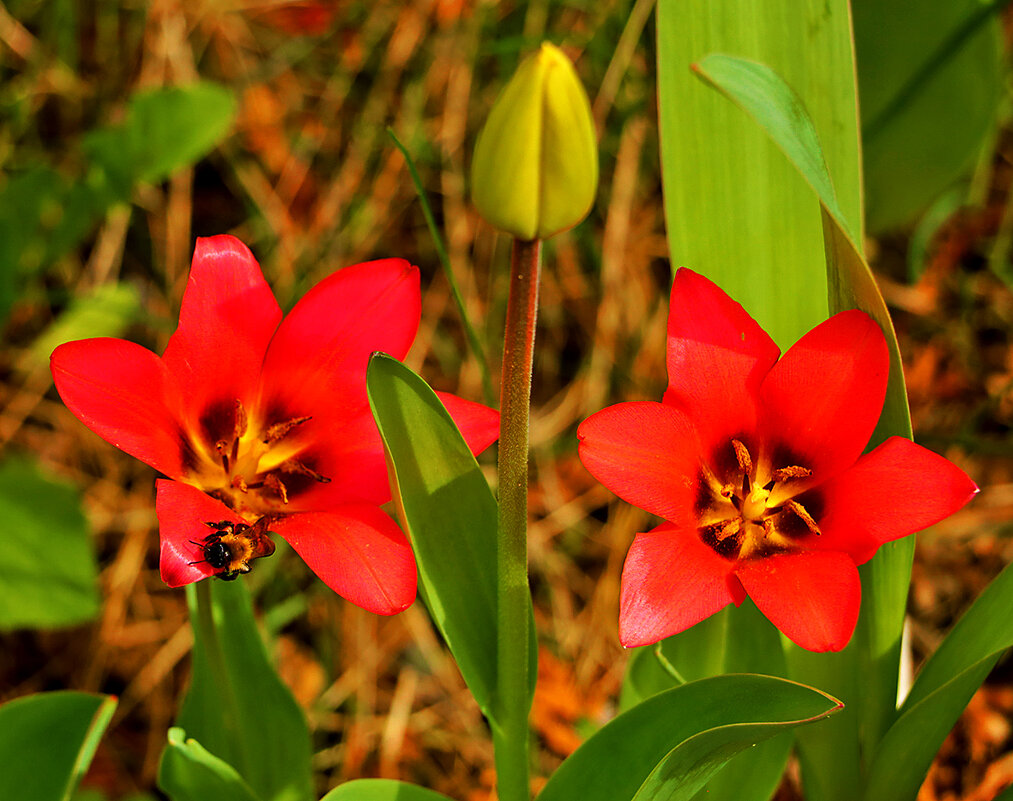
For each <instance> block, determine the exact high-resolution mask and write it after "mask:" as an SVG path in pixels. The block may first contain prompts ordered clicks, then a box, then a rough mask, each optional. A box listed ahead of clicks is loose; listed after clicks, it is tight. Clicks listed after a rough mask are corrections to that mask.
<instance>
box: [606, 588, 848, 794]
mask: <svg viewBox="0 0 1013 801" xmlns="http://www.w3.org/2000/svg"><path fill="white" fill-rule="evenodd" d="M659 648H660V651H661V653H660V654H658V653H657V652H656V650H655V649H659ZM672 671H674V672H675V673H676V674H677V676H675V675H673V674H672ZM746 671H758V672H763V673H766V674H770V675H784V674H785V673H786V672H787V668H786V666H785V662H784V653H783V651H782V650H781V647H780V637H779V635H778V633H777V630H776V629H774V627H773V626H771V625H770V623H769V622H768V621H767V619H766V618H764V617H763V615H761V614H760V612H759V611H758V610H757V609H756V607H755V606H754V605H753V603H752V601H750V600H749V599H746V601H745V602H744V604H743V606H742V607H740V608H739V609H738V610H734V609H732V608H731V607H727V608H725V609H723V610H721V611H720V612H718V613H717V614H716V615H712V616H711V617H710V618H708V619H707V620H704V621H702V622H701V623H698V624H697V625H695V626H693V627H692V628H690V629H688V630H687V631H684V632H682V633H681V634H678V635H676V636H674V637H669V638H668V639H666V640H662V641H661V643H659V644H658V645H656V646H646V647H643V648H636V649H634V652H633V655H632V658H631V659H630V663H629V667H627V670H626V677H625V681H624V684H623V693H622V709H624V710H625V709H628V708H629V707H630V706H632V705H633V704H635V703H639V702H640V701H641V700H643V699H644V698H647V697H649V696H651V695H654V694H656V693H659V692H662V691H663V690H667V689H669V688H671V687H675V686H678V684H680V683H682V682H686V681H695V680H697V679H702V678H705V677H707V676H714V675H719V674H721V673H744V672H746ZM680 679H681V681H680ZM835 717H836V716H835ZM821 725H822V724H821ZM791 745H792V736H791V734H790V733H786V734H783V735H779V736H777V737H774V738H771V739H770V740H768V741H766V742H763V743H760V744H759V745H757V746H756V747H755V748H750V749H747V750H745V751H743V752H742V753H740V754H736V755H735V756H734V757H732V758H731V759H730V760H729V761H728V763H727V764H726V765H725V766H724V767H723V768H721V770H720V771H719V772H718V773H717V775H716V776H714V777H713V778H712V779H711V780H710V781H709V782H708V783H707V786H706V787H704V788H703V789H702V790H700V792H699V794H698V797H699V798H700V799H701V801H702V800H703V799H711V800H713V799H734V801H752V800H754V799H755V801H765V800H766V799H768V798H770V797H771V796H772V795H773V793H774V791H775V790H776V789H777V786H778V784H780V781H781V776H782V774H783V773H784V768H785V765H786V764H787V762H788V756H789V754H790V752H791Z"/></svg>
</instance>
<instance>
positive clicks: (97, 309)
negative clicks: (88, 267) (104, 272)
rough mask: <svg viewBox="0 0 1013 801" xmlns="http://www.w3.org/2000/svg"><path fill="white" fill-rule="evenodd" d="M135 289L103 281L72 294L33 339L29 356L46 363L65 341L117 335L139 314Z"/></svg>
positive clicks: (37, 361) (138, 302) (38, 361)
mask: <svg viewBox="0 0 1013 801" xmlns="http://www.w3.org/2000/svg"><path fill="white" fill-rule="evenodd" d="M140 311H141V308H140V301H139V299H138V297H137V291H136V290H135V289H134V288H133V287H132V286H130V285H129V284H104V285H103V286H99V287H96V288H95V289H93V290H92V291H91V292H89V293H88V294H87V295H81V296H79V297H75V298H74V299H73V300H72V301H71V304H70V306H69V307H68V308H67V309H66V311H64V312H63V313H62V314H61V315H60V316H59V317H58V318H57V319H56V320H55V321H54V322H53V323H52V324H51V325H50V326H49V327H48V328H47V329H46V330H45V331H43V332H42V334H41V335H40V336H39V338H38V339H36V340H35V342H34V343H32V350H31V353H32V358H33V359H34V360H35V361H36V363H38V364H48V362H49V355H50V354H51V353H52V352H53V350H54V349H55V348H56V347H57V346H58V345H62V344H63V343H64V342H70V341H71V340H74V339H83V338H84V337H118V336H120V335H121V334H122V333H123V331H124V330H125V329H126V327H127V326H128V325H129V324H130V323H131V322H132V321H133V320H134V319H135V318H136V317H137V316H138V315H139V314H140Z"/></svg>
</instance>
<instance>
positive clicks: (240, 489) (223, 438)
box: [191, 399, 330, 516]
mask: <svg viewBox="0 0 1013 801" xmlns="http://www.w3.org/2000/svg"><path fill="white" fill-rule="evenodd" d="M309 420H310V417H308V416H296V417H288V416H281V419H275V420H267V421H263V422H259V423H258V422H254V421H251V418H250V416H249V415H248V414H247V411H246V409H245V407H244V406H243V403H242V401H240V400H238V399H237V400H235V401H233V402H232V403H230V404H228V406H225V404H216V405H213V406H212V407H210V408H209V409H208V410H207V412H206V413H205V414H204V415H203V416H202V418H201V421H200V427H201V431H200V434H201V436H200V439H201V440H202V442H201V443H200V446H201V447H199V448H198V450H200V451H201V452H203V454H204V455H205V458H204V459H201V460H200V462H201V463H200V464H199V465H198V466H196V469H195V470H194V471H193V474H192V475H191V478H192V479H193V483H195V484H197V485H198V486H200V487H201V489H203V490H204V491H205V492H207V493H208V494H210V495H213V496H214V497H216V498H218V499H219V500H221V501H223V502H224V503H225V504H226V505H227V506H230V507H231V508H233V509H235V510H237V511H240V512H245V513H250V514H253V515H258V516H259V515H264V514H271V513H277V512H281V511H284V508H285V506H287V504H288V503H289V500H290V498H291V496H292V495H293V494H295V493H298V492H299V491H301V490H303V489H306V488H307V487H309V486H310V485H312V484H315V483H319V484H327V483H329V482H330V478H328V477H327V476H323V475H321V474H320V473H318V472H317V471H315V470H314V469H313V467H312V466H311V464H309V463H307V460H305V459H304V458H302V454H303V451H304V450H305V448H306V443H305V442H301V441H300V438H299V436H298V434H299V431H300V429H301V428H302V426H303V425H304V424H305V423H307V422H309Z"/></svg>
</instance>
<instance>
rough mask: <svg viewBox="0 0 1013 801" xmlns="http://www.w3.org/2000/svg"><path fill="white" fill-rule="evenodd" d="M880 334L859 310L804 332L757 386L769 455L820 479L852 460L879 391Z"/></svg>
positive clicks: (872, 419) (882, 391) (885, 367)
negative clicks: (808, 470)
mask: <svg viewBox="0 0 1013 801" xmlns="http://www.w3.org/2000/svg"><path fill="white" fill-rule="evenodd" d="M889 367H890V357H889V354H888V352H887V347H886V338H885V337H884V336H883V332H882V331H881V330H880V328H879V326H878V325H877V324H876V322H875V321H874V320H873V319H872V318H871V317H869V315H867V314H865V313H864V312H860V311H846V312H841V313H840V314H836V315H834V316H833V317H831V318H830V319H829V320H827V321H826V322H824V323H821V324H820V325H818V326H816V328H814V329H813V330H812V331H810V332H809V333H807V334H806V335H805V336H804V337H802V338H801V339H800V340H799V341H798V342H796V343H795V344H794V345H793V346H792V347H791V349H790V350H789V351H788V352H787V353H785V354H784V357H783V358H782V359H781V360H780V361H779V362H778V363H777V364H776V365H775V366H774V368H773V369H772V370H771V371H770V373H769V374H768V375H767V378H766V380H764V382H763V386H762V387H761V389H760V398H761V401H760V403H761V409H762V412H761V413H762V415H763V418H762V419H763V427H764V431H765V434H766V436H765V439H766V443H767V448H768V458H771V459H772V460H773V462H775V464H773V465H772V466H773V467H775V468H777V467H784V466H787V465H789V464H794V465H801V466H802V467H806V468H808V469H810V470H812V471H813V481H814V483H819V482H822V481H826V480H827V479H828V478H830V477H832V476H834V475H836V474H837V473H839V472H840V471H841V470H843V469H844V468H846V467H848V466H849V465H851V464H853V463H854V461H855V460H856V459H857V458H858V457H859V455H860V454H861V453H862V450H863V449H864V448H865V446H866V444H867V443H868V441H869V436H870V435H871V434H872V430H873V428H875V426H876V421H877V420H878V419H879V413H880V411H882V408H883V398H884V397H885V396H886V380H887V374H888V372H889Z"/></svg>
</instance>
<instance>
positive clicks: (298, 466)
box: [281, 459, 331, 484]
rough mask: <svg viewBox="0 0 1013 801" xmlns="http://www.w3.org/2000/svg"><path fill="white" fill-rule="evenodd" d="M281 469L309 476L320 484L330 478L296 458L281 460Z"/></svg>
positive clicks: (328, 480)
mask: <svg viewBox="0 0 1013 801" xmlns="http://www.w3.org/2000/svg"><path fill="white" fill-rule="evenodd" d="M281 470H282V472H285V473H295V474H297V475H300V476H309V477H310V478H312V479H313V480H314V481H319V482H320V483H321V484H330V483H331V480H330V479H329V478H327V476H322V475H320V474H319V473H318V472H317V471H316V470H314V469H312V468H311V467H308V466H307V465H305V464H303V463H302V462H300V461H299V460H298V459H289V460H288V461H287V462H283V463H282V464H281Z"/></svg>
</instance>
